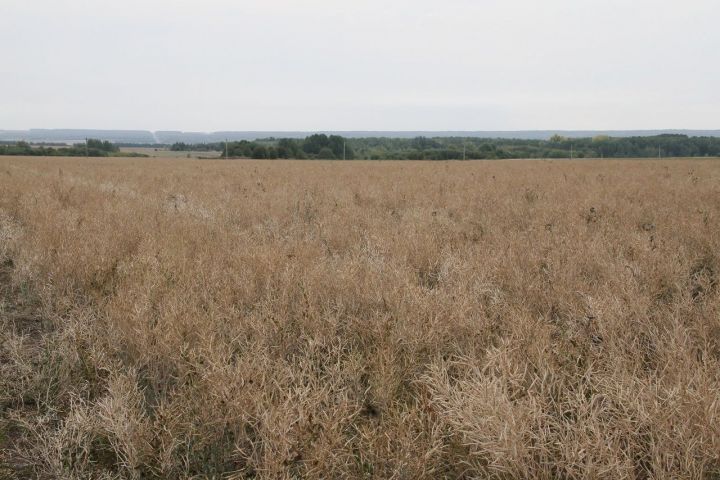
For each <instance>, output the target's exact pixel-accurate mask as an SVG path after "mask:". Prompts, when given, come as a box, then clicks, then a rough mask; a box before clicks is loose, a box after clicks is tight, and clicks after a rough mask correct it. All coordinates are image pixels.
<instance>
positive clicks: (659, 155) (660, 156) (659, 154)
mask: <svg viewBox="0 0 720 480" xmlns="http://www.w3.org/2000/svg"><path fill="white" fill-rule="evenodd" d="M658 158H662V155H661V152H660V147H658Z"/></svg>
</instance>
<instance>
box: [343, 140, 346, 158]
mask: <svg viewBox="0 0 720 480" xmlns="http://www.w3.org/2000/svg"><path fill="white" fill-rule="evenodd" d="M345 143H346V142H345V140H343V160H345Z"/></svg>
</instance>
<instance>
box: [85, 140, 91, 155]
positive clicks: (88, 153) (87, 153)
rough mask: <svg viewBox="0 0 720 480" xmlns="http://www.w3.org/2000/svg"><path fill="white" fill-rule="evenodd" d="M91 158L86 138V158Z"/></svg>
mask: <svg viewBox="0 0 720 480" xmlns="http://www.w3.org/2000/svg"><path fill="white" fill-rule="evenodd" d="M89 156H90V152H88V140H87V137H85V158H87V157H89Z"/></svg>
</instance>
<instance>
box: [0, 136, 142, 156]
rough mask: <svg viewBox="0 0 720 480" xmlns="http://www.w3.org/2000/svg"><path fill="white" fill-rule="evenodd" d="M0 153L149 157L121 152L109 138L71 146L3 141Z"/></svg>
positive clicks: (90, 140) (0, 145)
mask: <svg viewBox="0 0 720 480" xmlns="http://www.w3.org/2000/svg"><path fill="white" fill-rule="evenodd" d="M0 155H22V156H28V157H30V156H32V157H85V156H87V157H147V155H142V154H137V153H126V152H121V151H120V148H119V147H118V146H117V145H116V144H114V143H111V142H108V141H107V140H105V141H102V140H96V139H92V138H91V139H88V141H87V143H76V144H74V145H72V146H70V147H67V146H66V147H60V146H56V145H52V144H47V143H42V144H33V145H31V144H29V143H27V142H23V141H20V142H2V143H0Z"/></svg>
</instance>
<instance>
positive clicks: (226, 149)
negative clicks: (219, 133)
mask: <svg viewBox="0 0 720 480" xmlns="http://www.w3.org/2000/svg"><path fill="white" fill-rule="evenodd" d="M228 155H229V153H228V141H227V138H226V139H225V160H227V159H228Z"/></svg>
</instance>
